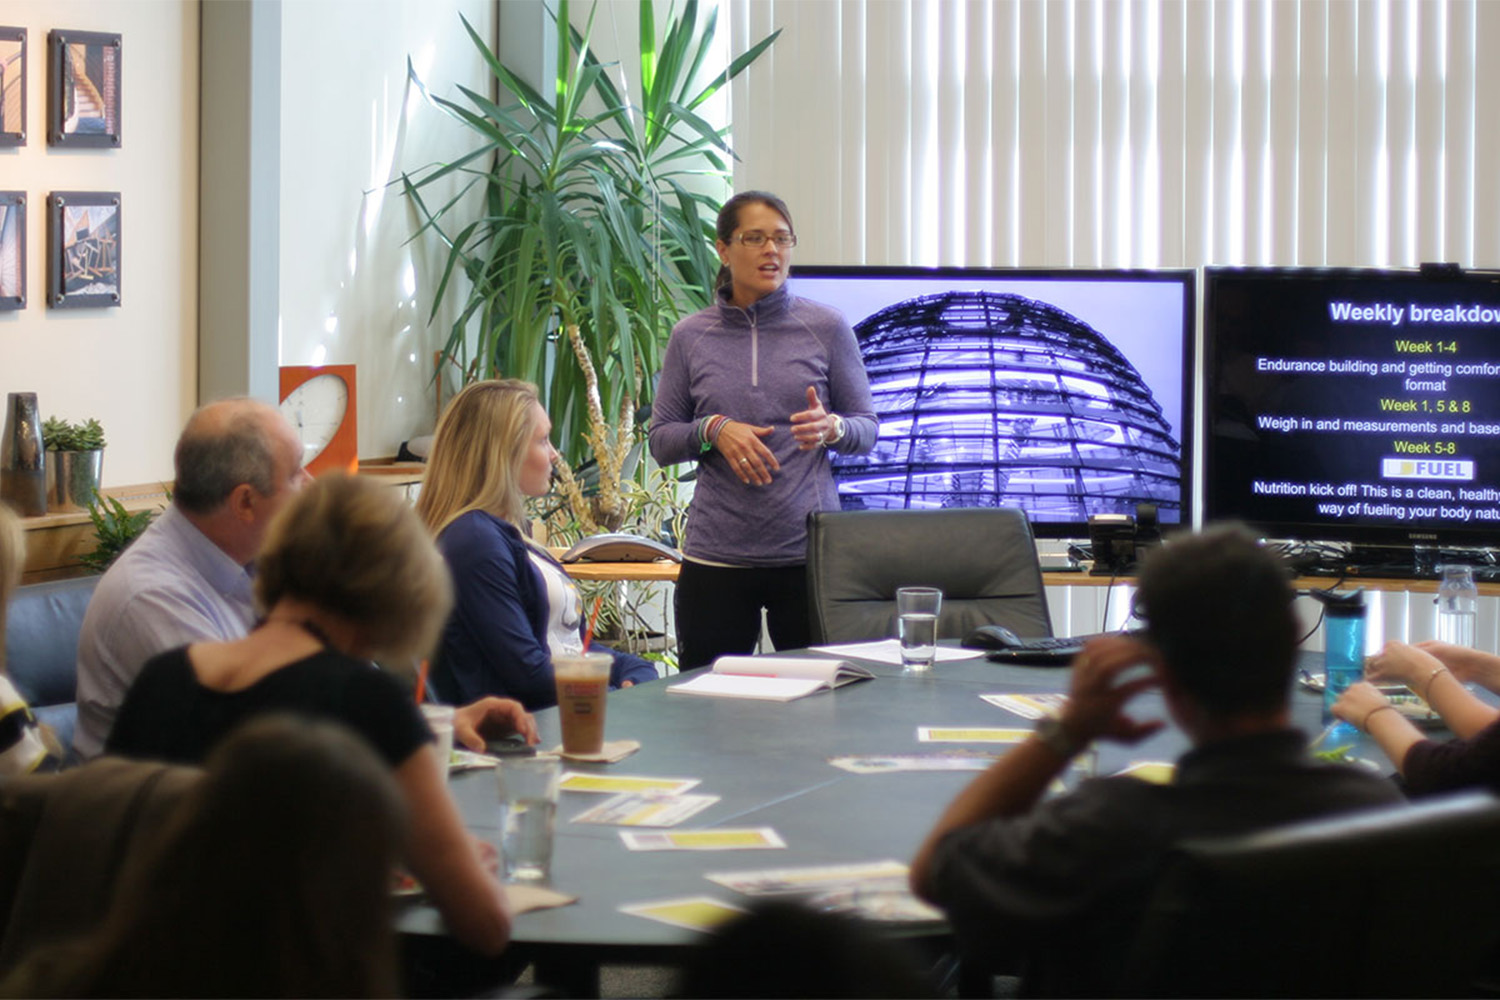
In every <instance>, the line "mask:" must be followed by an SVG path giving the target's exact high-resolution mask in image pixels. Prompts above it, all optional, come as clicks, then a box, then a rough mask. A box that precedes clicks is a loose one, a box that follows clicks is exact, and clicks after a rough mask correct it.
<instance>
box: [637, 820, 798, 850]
mask: <svg viewBox="0 0 1500 1000" xmlns="http://www.w3.org/2000/svg"><path fill="white" fill-rule="evenodd" d="M620 839H621V840H623V841H624V842H625V846H626V847H627V848H629V849H630V850H632V851H755V850H768V849H774V850H779V849H782V848H784V847H786V841H784V840H782V839H781V835H780V834H778V833H777V832H776V831H775V830H773V829H771V828H770V827H769V826H758V827H736V828H727V827H726V828H715V829H712V830H671V831H668V832H665V833H637V832H636V831H634V830H621V831H620Z"/></svg>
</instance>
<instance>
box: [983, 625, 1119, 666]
mask: <svg viewBox="0 0 1500 1000" xmlns="http://www.w3.org/2000/svg"><path fill="white" fill-rule="evenodd" d="M1118 634H1119V633H1115V632H1096V633H1093V634H1091V635H1068V636H1038V637H1036V638H1033V639H1023V640H1021V645H1019V646H1011V647H1009V648H1008V649H996V650H992V651H990V652H989V653H988V654H986V656H987V658H988V659H989V660H991V661H992V662H994V663H1015V664H1022V665H1025V666H1031V667H1065V666H1067V665H1068V664H1069V663H1071V662H1072V660H1073V657H1074V656H1076V655H1077V654H1078V652H1079V651H1080V650H1082V649H1083V646H1084V643H1086V642H1088V641H1089V640H1090V639H1097V638H1099V636H1101V635H1118Z"/></svg>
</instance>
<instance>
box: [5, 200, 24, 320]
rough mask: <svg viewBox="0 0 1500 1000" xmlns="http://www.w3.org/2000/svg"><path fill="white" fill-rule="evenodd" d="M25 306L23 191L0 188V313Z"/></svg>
mask: <svg viewBox="0 0 1500 1000" xmlns="http://www.w3.org/2000/svg"><path fill="white" fill-rule="evenodd" d="M25 308H26V192H25V191H0V312H9V311H11V310H13V309H25Z"/></svg>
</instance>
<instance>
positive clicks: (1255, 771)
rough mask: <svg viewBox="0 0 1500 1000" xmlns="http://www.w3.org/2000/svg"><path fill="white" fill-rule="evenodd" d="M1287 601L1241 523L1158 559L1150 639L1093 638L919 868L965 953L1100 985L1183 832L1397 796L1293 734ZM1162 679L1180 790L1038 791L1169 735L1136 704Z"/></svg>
mask: <svg viewBox="0 0 1500 1000" xmlns="http://www.w3.org/2000/svg"><path fill="white" fill-rule="evenodd" d="M1292 600H1293V594H1292V590H1291V588H1290V586H1289V585H1288V583H1287V574H1286V572H1285V570H1284V568H1283V566H1282V565H1281V562H1280V560H1278V559H1277V558H1276V557H1275V556H1274V555H1272V554H1271V553H1269V552H1267V551H1266V550H1265V549H1263V548H1261V547H1260V546H1259V545H1258V544H1257V542H1256V541H1255V539H1254V538H1253V537H1252V536H1251V535H1250V534H1249V533H1248V532H1246V531H1244V530H1243V529H1238V528H1233V527H1219V528H1215V529H1210V530H1208V531H1205V532H1203V533H1202V534H1201V535H1197V536H1194V537H1188V538H1179V539H1177V540H1174V541H1171V542H1168V543H1167V544H1166V545H1164V546H1163V547H1161V548H1160V549H1157V550H1154V551H1153V552H1152V553H1151V555H1150V557H1149V558H1148V559H1147V560H1146V562H1145V566H1144V568H1143V570H1142V572H1141V576H1140V582H1139V594H1138V601H1139V608H1140V610H1141V612H1142V614H1143V616H1144V618H1145V620H1146V623H1147V624H1146V630H1145V633H1144V634H1143V636H1142V637H1141V638H1138V639H1137V638H1126V637H1123V636H1111V637H1106V638H1101V639H1095V640H1094V641H1092V642H1090V643H1089V644H1088V645H1086V646H1085V647H1084V649H1083V651H1082V652H1081V653H1079V654H1078V656H1077V657H1075V658H1074V660H1073V664H1072V679H1071V690H1070V692H1069V697H1068V701H1067V702H1066V704H1065V705H1064V706H1063V709H1062V711H1061V713H1060V715H1059V717H1058V718H1057V719H1055V720H1049V721H1047V722H1043V723H1042V724H1039V726H1038V728H1037V734H1036V735H1034V736H1033V737H1032V738H1031V739H1029V740H1027V741H1026V742H1024V743H1022V744H1020V745H1018V746H1017V747H1015V748H1014V749H1013V750H1011V751H1010V752H1009V753H1008V754H1006V755H1005V756H1004V757H1002V758H1000V760H999V761H997V762H996V763H995V764H994V765H993V766H992V767H991V768H990V769H989V770H988V771H986V772H985V773H984V774H982V775H981V776H980V777H979V778H978V779H976V780H975V781H974V782H973V783H972V784H970V785H969V786H968V788H966V789H965V790H964V791H963V792H961V793H960V794H959V796H958V798H956V799H955V800H954V801H953V803H952V804H951V805H949V807H948V809H947V810H946V811H945V812H944V814H943V816H942V817H941V818H940V819H939V820H938V823H937V825H936V827H934V828H933V830H932V832H931V833H930V834H928V836H927V839H926V841H925V842H924V843H923V844H922V847H921V849H920V850H919V851H918V853H917V856H916V859H915V860H914V861H913V863H912V868H911V883H912V888H913V890H914V891H915V892H916V893H917V894H918V895H920V896H922V897H923V898H924V899H927V900H929V901H930V902H932V903H934V904H936V905H938V906H940V907H942V908H943V909H944V910H946V911H947V914H948V917H949V920H950V921H951V922H952V924H953V926H954V929H955V931H956V933H957V934H958V936H959V938H960V940H961V941H962V942H964V943H965V947H966V950H967V951H968V952H969V953H970V954H971V955H974V956H976V957H977V956H986V957H988V958H989V959H990V965H991V967H992V968H997V969H998V968H1002V967H1006V971H1015V970H1016V969H1018V968H1023V969H1024V972H1025V975H1024V977H1023V978H1024V979H1025V982H1024V986H1025V988H1026V990H1027V992H1028V993H1030V994H1033V995H1060V996H1100V995H1106V994H1108V993H1109V991H1110V989H1111V986H1112V984H1113V983H1115V982H1116V976H1117V973H1118V972H1119V971H1120V970H1121V969H1122V968H1123V965H1124V959H1125V957H1126V953H1127V949H1128V947H1129V945H1130V942H1131V940H1132V936H1133V935H1132V932H1133V930H1134V926H1135V921H1136V919H1137V917H1138V915H1139V913H1140V911H1141V908H1142V907H1143V906H1144V905H1145V903H1146V901H1147V898H1148V896H1149V893H1150V891H1151V889H1152V886H1153V883H1154V881H1155V879H1156V878H1157V875H1158V872H1159V871H1160V866H1161V864H1162V863H1163V861H1164V860H1165V859H1166V857H1167V855H1168V852H1169V851H1170V850H1171V848H1172V846H1173V845H1174V844H1175V843H1176V842H1177V841H1179V840H1181V839H1183V838H1185V837H1215V836H1227V835H1232V834H1239V833H1248V832H1251V831H1254V830H1258V829H1264V828H1267V827H1271V826H1276V825H1280V824H1285V823H1291V822H1295V821H1297V820H1302V819H1310V818H1313V817H1316V816H1320V815H1331V814H1334V813H1339V812H1347V811H1351V810H1355V809H1363V808H1369V807H1373V806H1379V805H1387V804H1393V803H1399V802H1400V801H1402V800H1401V796H1400V793H1399V792H1398V791H1397V790H1396V788H1395V787H1394V786H1393V785H1391V784H1390V782H1387V781H1385V780H1383V779H1382V778H1380V777H1378V776H1377V775H1374V774H1371V773H1368V772H1365V771H1363V770H1362V769H1360V768H1355V767H1352V766H1346V765H1339V764H1327V763H1324V762H1321V761H1317V760H1315V759H1313V758H1312V757H1311V756H1310V755H1309V753H1308V751H1307V737H1306V735H1305V734H1303V733H1301V732H1299V731H1297V730H1294V729H1291V728H1290V727H1289V722H1290V709H1289V705H1288V692H1289V691H1290V689H1291V682H1292V668H1293V663H1294V658H1295V651H1296V643H1297V620H1296V617H1295V615H1294V614H1293V610H1292ZM1152 688H1160V689H1161V692H1162V696H1163V698H1164V700H1165V701H1166V706H1167V710H1168V712H1169V714H1170V715H1171V717H1172V720H1173V721H1174V722H1175V723H1176V724H1177V725H1178V726H1179V727H1180V728H1181V729H1182V730H1183V732H1184V733H1185V734H1186V735H1187V737H1188V738H1189V740H1191V742H1192V744H1193V748H1192V749H1191V750H1190V751H1188V753H1186V754H1184V755H1183V757H1182V758H1181V759H1180V760H1179V761H1178V763H1177V771H1176V776H1175V779H1174V780H1173V781H1172V783H1171V784H1168V785H1157V784H1151V783H1148V782H1145V781H1141V780H1139V779H1137V778H1134V777H1129V776H1116V777H1108V778H1097V779H1093V780H1089V781H1085V782H1083V783H1082V784H1080V785H1079V787H1078V788H1077V789H1076V790H1075V791H1074V792H1072V793H1071V794H1067V795H1062V796H1058V797H1056V798H1053V799H1050V800H1048V801H1046V802H1043V801H1041V799H1042V795H1043V793H1044V792H1045V791H1046V790H1047V787H1048V786H1049V785H1050V784H1051V783H1052V782H1053V780H1054V779H1056V778H1057V776H1058V775H1059V774H1061V773H1062V771H1063V769H1064V768H1066V767H1067V766H1068V762H1069V761H1070V760H1071V759H1072V757H1073V756H1074V755H1075V754H1077V753H1078V752H1079V751H1081V750H1083V749H1084V748H1085V747H1087V746H1088V745H1089V744H1090V743H1092V742H1093V741H1094V740H1096V739H1112V740H1117V741H1120V742H1124V743H1134V742H1137V741H1139V740H1141V739H1143V738H1145V737H1146V736H1148V735H1150V734H1152V733H1154V732H1156V731H1157V730H1159V729H1160V728H1162V726H1163V725H1164V723H1163V722H1162V721H1161V720H1142V719H1137V718H1135V717H1133V716H1132V715H1131V714H1129V713H1128V712H1127V711H1126V709H1127V706H1128V705H1129V704H1130V703H1131V702H1132V701H1133V700H1134V699H1135V698H1136V697H1137V696H1138V695H1140V694H1141V693H1142V692H1144V691H1147V690H1149V689H1152ZM1293 903H1294V901H1292V900H1288V905H1289V906H1290V905H1293ZM1001 948H1004V949H1005V952H1006V953H1005V954H1004V955H1003V956H1002V955H999V954H997V952H998V951H999V950H1000V949H1001Z"/></svg>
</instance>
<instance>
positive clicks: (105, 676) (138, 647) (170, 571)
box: [73, 505, 255, 760]
mask: <svg viewBox="0 0 1500 1000" xmlns="http://www.w3.org/2000/svg"><path fill="white" fill-rule="evenodd" d="M254 623H255V608H254V602H253V600H252V597H251V592H250V573H249V570H248V568H247V567H245V566H241V565H240V564H239V563H237V562H235V561H234V560H233V559H231V558H230V557H229V556H228V555H226V554H225V553H224V550H223V549H220V548H219V547H218V546H217V545H215V544H214V543H213V542H211V541H209V539H208V537H207V536H206V535H204V534H203V532H201V531H199V530H198V529H197V527H195V526H194V525H193V522H192V521H190V520H188V518H187V516H186V515H184V514H183V513H182V512H181V511H180V510H178V509H177V507H176V506H174V505H169V506H168V507H167V509H166V510H165V511H164V512H163V513H162V515H161V516H160V517H158V518H157V519H156V520H155V521H154V522H152V524H151V527H149V528H147V529H146V531H145V533H143V534H142V535H141V537H140V538H138V539H136V540H135V542H134V543H133V544H132V545H131V546H130V547H129V548H127V549H126V550H125V552H124V553H123V554H122V555H121V556H120V557H119V558H118V559H117V560H115V563H114V565H113V566H111V567H110V568H109V571H108V572H106V573H105V574H104V577H103V578H102V579H101V580H100V581H99V586H98V588H97V589H95V591H94V596H93V598H92V599H91V600H90V601H89V608H88V611H87V613H85V614H84V616H83V628H82V631H81V632H80V633H79V636H78V729H77V731H76V732H75V734H74V737H73V746H74V749H75V750H77V752H78V756H79V757H80V758H81V759H84V760H88V759H89V758H91V757H95V756H97V755H98V754H99V753H100V752H101V751H102V750H103V749H104V741H105V739H106V738H107V737H108V736H109V729H110V727H111V726H112V725H114V721H115V713H116V712H118V711H119V709H120V703H121V702H122V701H124V700H125V692H126V691H127V690H128V689H129V688H130V685H131V683H132V682H133V681H134V680H135V677H136V675H137V674H138V673H140V670H141V667H142V666H144V665H145V663H146V661H147V660H149V659H150V658H151V657H153V656H155V655H157V654H158V653H164V652H166V651H167V650H169V649H176V648H177V647H178V646H185V645H188V644H190V643H194V642H213V641H220V640H228V639H238V638H241V637H243V636H245V635H247V634H249V632H250V629H251V627H252V626H253V625H254Z"/></svg>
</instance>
